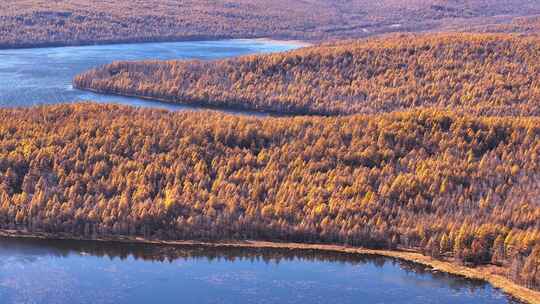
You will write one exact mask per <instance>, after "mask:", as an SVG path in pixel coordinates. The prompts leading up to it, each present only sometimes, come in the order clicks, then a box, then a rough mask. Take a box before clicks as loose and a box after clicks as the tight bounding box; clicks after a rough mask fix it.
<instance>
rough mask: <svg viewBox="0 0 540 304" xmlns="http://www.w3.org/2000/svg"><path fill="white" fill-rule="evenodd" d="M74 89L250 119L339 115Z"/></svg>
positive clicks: (85, 88)
mask: <svg viewBox="0 0 540 304" xmlns="http://www.w3.org/2000/svg"><path fill="white" fill-rule="evenodd" d="M72 86H73V89H75V90H79V91H83V92H89V93H94V94H99V95H103V96H107V95H108V96H118V97H126V98H137V99H141V100H142V101H154V102H159V103H163V104H167V105H173V106H183V107H186V110H187V111H201V110H202V111H205V110H206V111H216V112H220V113H225V114H234V115H238V114H241V115H246V116H249V117H255V118H266V117H276V118H279V117H298V116H312V117H334V116H337V115H338V114H324V113H319V114H318V113H309V112H300V111H289V112H280V111H278V110H264V109H253V108H250V107H249V106H232V105H231V106H219V105H213V104H211V103H207V102H202V101H201V102H200V101H197V102H192V103H183V102H175V101H172V100H168V99H167V98H160V97H151V96H145V95H137V94H129V93H116V92H107V91H102V90H99V89H93V88H87V87H81V86H78V85H76V84H75V83H73V84H72ZM88 101H91V100H83V101H82V102H88ZM94 102H98V103H114V101H111V102H106V101H105V102H101V101H94ZM342 116H347V114H342Z"/></svg>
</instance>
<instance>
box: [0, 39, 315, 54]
mask: <svg viewBox="0 0 540 304" xmlns="http://www.w3.org/2000/svg"><path fill="white" fill-rule="evenodd" d="M227 40H238V41H242V40H243V41H250V40H251V41H259V42H265V43H269V44H279V45H291V46H296V47H297V48H303V47H309V46H313V45H315V44H316V43H317V41H312V42H310V41H303V40H298V39H286V38H284V39H279V38H272V37H228V36H223V37H212V36H200V37H199V36H197V37H184V38H178V39H175V38H170V39H169V38H167V37H164V38H163V39H159V38H158V39H148V40H147V39H132V40H129V39H128V40H103V41H78V42H44V43H36V44H20V45H18V44H2V43H1V42H0V51H7V50H31V49H47V48H63V47H85V46H106V45H122V44H150V43H180V42H206V41H227Z"/></svg>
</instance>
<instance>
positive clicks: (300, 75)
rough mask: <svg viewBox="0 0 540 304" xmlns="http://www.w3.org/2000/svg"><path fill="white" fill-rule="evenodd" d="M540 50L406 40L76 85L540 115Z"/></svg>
mask: <svg viewBox="0 0 540 304" xmlns="http://www.w3.org/2000/svg"><path fill="white" fill-rule="evenodd" d="M538 58H540V40H538V39H537V38H532V37H527V38H526V37H518V36H513V35H502V34H501V35H496V34H434V35H421V36H411V35H401V36H397V37H388V38H379V39H372V40H360V41H352V42H344V43H337V44H326V45H322V46H316V47H310V48H303V49H299V50H296V51H291V52H287V53H279V54H270V55H254V56H246V57H241V58H233V59H225V60H219V61H210V62H208V61H181V60H178V61H146V62H116V63H113V64H110V65H107V66H104V67H100V68H96V69H94V70H91V71H89V72H86V73H84V74H82V75H79V76H78V77H76V78H75V80H74V84H75V86H76V87H79V88H87V89H92V90H97V91H100V92H107V93H117V94H127V95H139V96H146V97H151V98H159V99H163V100H167V101H171V102H181V103H202V104H207V105H212V106H220V107H237V108H246V109H252V110H253V109H254V110H262V111H274V112H280V113H300V114H352V113H380V112H390V111H396V110H402V109H408V108H416V107H436V108H441V109H442V108H450V109H452V110H457V111H465V112H467V113H476V114H480V115H523V116H526V115H538V114H540V104H539V103H540V61H538Z"/></svg>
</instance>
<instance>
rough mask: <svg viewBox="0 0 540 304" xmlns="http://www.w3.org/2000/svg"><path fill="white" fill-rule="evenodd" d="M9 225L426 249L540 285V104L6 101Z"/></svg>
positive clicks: (0, 208)
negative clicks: (240, 107) (376, 106)
mask: <svg viewBox="0 0 540 304" xmlns="http://www.w3.org/2000/svg"><path fill="white" fill-rule="evenodd" d="M0 121H1V124H0V202H1V204H0V228H6V229H16V228H25V229H28V230H30V231H45V232H51V233H60V232H63V233H69V234H70V235H74V236H77V235H78V236H88V237H91V236H107V235H109V236H110V235H134V236H145V237H155V238H159V239H175V240H178V239H202V240H224V239H235V240H243V239H256V240H275V241H295V242H322V243H333V244H348V245H354V246H364V247H368V248H389V249H393V248H405V249H413V250H420V251H422V252H424V253H425V254H427V255H431V256H434V257H438V258H439V257H445V258H452V259H456V260H459V261H462V262H463V263H467V264H472V265H477V264H485V263H492V264H495V265H501V266H502V267H504V269H506V273H507V275H508V276H509V277H510V278H512V279H513V280H515V281H516V282H519V283H521V284H523V285H525V286H528V287H530V288H539V287H540V271H539V267H540V207H539V201H538V197H540V174H539V172H540V118H520V117H478V116H468V115H457V114H453V113H451V112H447V111H440V110H415V111H407V112H395V113H388V114H379V115H353V116H342V117H287V118H265V119H259V118H249V117H241V116H232V115H225V114H219V113H213V112H190V113H173V112H167V111H163V110H150V109H136V108H131V107H123V106H113V105H97V104H77V105H57V106H47V107H33V108H26V109H2V110H0Z"/></svg>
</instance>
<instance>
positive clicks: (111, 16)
mask: <svg viewBox="0 0 540 304" xmlns="http://www.w3.org/2000/svg"><path fill="white" fill-rule="evenodd" d="M533 14H540V3H538V2H537V1H528V0H506V1H500V0H475V1H462V0H460V1H455V0H413V1H411V0H407V1H402V0H380V1H370V0H348V1H342V0H339V1H336V0H311V1H287V0H273V1H267V0H227V1H211V0H181V1H178V0H137V1H107V0H93V1H88V0H56V1H44V0H3V1H0V48H3V47H28V46H47V45H66V44H89V43H96V42H99V43H106V42H135V41H165V40H166V41H172V40H191V39H219V38H234V37H235V38H251V37H272V38H285V39H302V40H319V41H320V40H328V39H340V38H353V37H366V36H370V35H376V34H381V33H388V32H405V31H412V32H416V31H426V30H431V31H438V30H441V29H442V30H444V29H445V28H446V25H447V24H451V25H452V26H454V27H457V28H462V27H464V26H467V25H471V24H474V25H483V24H493V23H503V24H504V23H509V22H510V21H511V20H512V18H513V17H519V16H529V15H533ZM496 16H504V18H502V19H501V18H500V17H498V18H495V17H496Z"/></svg>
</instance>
